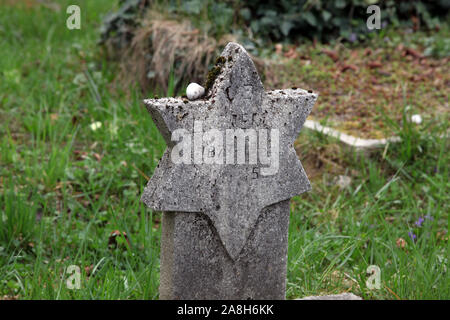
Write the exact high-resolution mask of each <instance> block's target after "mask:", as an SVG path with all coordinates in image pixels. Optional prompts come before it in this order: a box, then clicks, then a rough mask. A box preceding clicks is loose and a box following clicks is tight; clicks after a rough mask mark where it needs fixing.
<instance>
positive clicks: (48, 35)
mask: <svg viewBox="0 0 450 320" xmlns="http://www.w3.org/2000/svg"><path fill="white" fill-rule="evenodd" d="M74 2H75V3H78V4H79V5H80V6H81V10H82V29H81V31H77V30H74V31H70V30H68V29H66V28H65V20H66V18H67V14H66V13H65V8H66V4H69V3H70V4H72V3H74ZM111 2H112V1H109V0H96V1H59V2H58V3H59V4H60V10H59V11H58V10H57V8H55V7H44V6H42V5H35V2H34V1H31V0H30V1H25V3H26V4H27V5H24V6H19V7H18V6H17V4H14V5H11V3H12V2H11V1H3V3H1V1H0V3H1V4H2V6H1V7H0V56H1V59H0V79H1V81H0V297H4V298H20V299H30V298H34V299H155V298H158V293H157V288H158V282H159V239H160V227H159V223H160V220H159V219H160V215H159V214H158V213H153V212H151V211H150V210H148V209H146V208H145V207H144V206H143V205H142V204H141V203H140V201H139V197H140V194H141V193H142V190H143V187H144V185H145V183H146V179H147V176H151V173H152V171H153V169H154V167H155V166H156V164H157V162H158V160H159V157H160V156H161V155H162V153H163V151H164V149H165V145H164V142H163V140H162V137H161V136H160V135H159V133H158V132H157V130H156V128H155V126H154V125H153V123H152V121H151V119H150V117H149V116H148V114H147V112H146V111H145V109H144V108H143V105H142V103H141V102H140V99H141V98H142V97H141V96H139V95H138V94H137V93H136V92H135V91H133V90H131V89H130V90H128V92H127V93H126V94H125V93H123V92H121V91H120V90H119V89H117V88H115V87H114V85H112V83H113V79H114V76H115V70H116V68H115V66H114V65H113V64H112V63H111V62H107V61H104V60H102V59H101V58H99V54H98V47H97V45H96V40H97V36H98V32H97V28H98V26H99V21H100V18H101V16H102V15H104V14H105V13H106V12H107V11H108V10H109V9H110V8H111V6H112V4H111ZM7 3H9V4H8V5H4V4H7ZM167 94H169V95H170V94H173V92H168V93H167ZM406 105H407V103H405V106H406ZM403 109H404V113H403V115H404V118H403V120H406V119H407V117H408V112H410V111H408V110H407V109H406V108H403ZM441 120H442V121H440V122H437V123H436V124H435V125H433V126H432V127H428V126H427V125H424V126H419V127H416V126H414V125H411V124H410V123H409V122H408V121H403V122H402V123H403V124H402V125H401V126H399V125H398V121H392V122H389V118H387V117H386V119H385V121H387V123H390V125H391V126H392V130H393V131H395V132H396V134H398V135H400V136H401V137H402V138H403V142H402V143H400V144H397V145H390V146H389V147H387V148H386V149H385V150H382V151H380V152H379V153H376V154H373V155H371V156H367V157H366V156H360V157H358V156H356V155H354V154H352V153H350V152H347V151H345V150H343V149H342V148H340V147H339V146H338V145H336V144H335V142H334V141H331V140H327V139H326V138H325V137H323V136H321V135H318V134H315V133H311V132H307V131H304V132H302V134H301V135H300V137H299V139H298V141H297V143H296V147H297V150H298V153H299V156H300V159H301V160H302V161H303V163H304V165H305V167H306V171H307V172H308V174H309V175H310V176H311V178H312V182H313V190H312V191H311V192H310V193H308V194H306V195H302V196H301V197H295V198H294V200H293V201H292V205H291V208H292V211H291V224H290V235H289V261H288V290H287V296H288V298H295V297H301V296H304V295H312V294H321V293H339V292H344V291H349V292H353V293H356V294H359V295H362V296H363V297H364V298H367V299H383V298H385V299H398V298H402V299H414V298H425V299H449V298H450V277H449V274H448V256H449V242H448V233H447V232H448V219H449V217H448V212H449V200H450V199H449V196H448V193H449V182H448V164H449V160H450V159H449V155H448V152H446V151H447V150H448V147H449V146H448V140H447V139H446V138H444V137H443V136H442V135H443V133H445V132H446V130H447V127H448V121H447V120H446V118H445V117H442V119H441ZM337 175H347V176H349V177H351V178H352V182H351V184H350V185H349V186H348V187H347V188H344V189H340V187H339V186H337V185H336V184H335V183H333V179H334V177H336V176H337ZM421 217H423V218H424V221H423V222H422V223H420V221H419V223H418V224H419V225H421V226H418V225H416V224H415V222H417V221H418V220H419V219H420V218H421ZM114 231H118V232H116V233H115V234H117V233H119V235H116V236H114V235H111V233H113V234H114ZM123 232H125V233H126V238H125V237H124V236H122V235H120V234H122V233H123ZM409 232H411V233H413V234H414V236H415V240H413V239H411V238H410V237H409V235H408V233H409ZM70 265H76V266H79V267H80V270H81V272H82V277H81V288H80V289H79V290H71V289H69V288H68V287H67V285H66V280H67V279H68V277H69V274H68V273H67V268H68V267H69V266H70ZM369 265H377V266H379V267H380V269H381V281H382V287H381V289H379V290H370V289H368V288H367V286H366V280H367V278H368V275H367V274H366V269H367V267H368V266H369Z"/></svg>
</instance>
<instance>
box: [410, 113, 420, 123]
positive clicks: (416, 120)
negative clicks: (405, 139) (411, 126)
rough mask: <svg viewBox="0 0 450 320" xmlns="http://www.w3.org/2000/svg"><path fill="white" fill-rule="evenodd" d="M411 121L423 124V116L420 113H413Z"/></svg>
mask: <svg viewBox="0 0 450 320" xmlns="http://www.w3.org/2000/svg"><path fill="white" fill-rule="evenodd" d="M411 122H412V123H415V124H421V123H422V116H421V115H420V114H413V115H412V116H411Z"/></svg>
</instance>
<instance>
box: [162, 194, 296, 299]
mask: <svg viewBox="0 0 450 320" xmlns="http://www.w3.org/2000/svg"><path fill="white" fill-rule="evenodd" d="M288 227H289V200H286V201H282V202H279V203H277V204H274V205H271V206H269V207H267V208H264V209H263V210H262V212H261V214H260V216H259V218H258V220H257V222H256V226H255V228H254V229H253V231H252V233H251V234H250V236H249V238H248V240H247V242H246V244H245V246H244V248H243V250H242V251H241V253H240V255H239V257H238V258H237V259H236V261H233V260H232V259H231V258H230V256H229V255H228V254H227V252H226V250H225V248H224V247H223V245H222V243H221V241H220V239H219V236H218V234H217V232H216V230H215V228H214V226H213V225H212V222H211V221H210V220H209V218H208V217H207V216H206V215H204V214H201V213H187V212H164V213H163V220H162V234H161V244H162V245H161V275H160V288H159V295H160V299H189V300H204V299H211V300H223V299H278V300H282V299H285V294H286V267H287V248H288Z"/></svg>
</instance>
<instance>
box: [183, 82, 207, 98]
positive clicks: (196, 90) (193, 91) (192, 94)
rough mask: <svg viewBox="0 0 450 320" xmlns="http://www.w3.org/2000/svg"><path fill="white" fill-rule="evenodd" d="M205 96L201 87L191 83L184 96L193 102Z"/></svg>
mask: <svg viewBox="0 0 450 320" xmlns="http://www.w3.org/2000/svg"><path fill="white" fill-rule="evenodd" d="M204 94H205V88H203V87H202V86H201V85H199V84H197V83H195V82H192V83H190V84H189V85H188V87H187V88H186V96H187V97H188V99H189V100H195V99H198V98H200V97H201V96H203V95H204Z"/></svg>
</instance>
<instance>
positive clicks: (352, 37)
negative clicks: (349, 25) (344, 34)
mask: <svg viewBox="0 0 450 320" xmlns="http://www.w3.org/2000/svg"><path fill="white" fill-rule="evenodd" d="M357 40H358V36H357V35H356V33H354V32H352V33H351V34H350V36H349V37H348V41H350V42H351V43H353V42H356V41H357Z"/></svg>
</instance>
